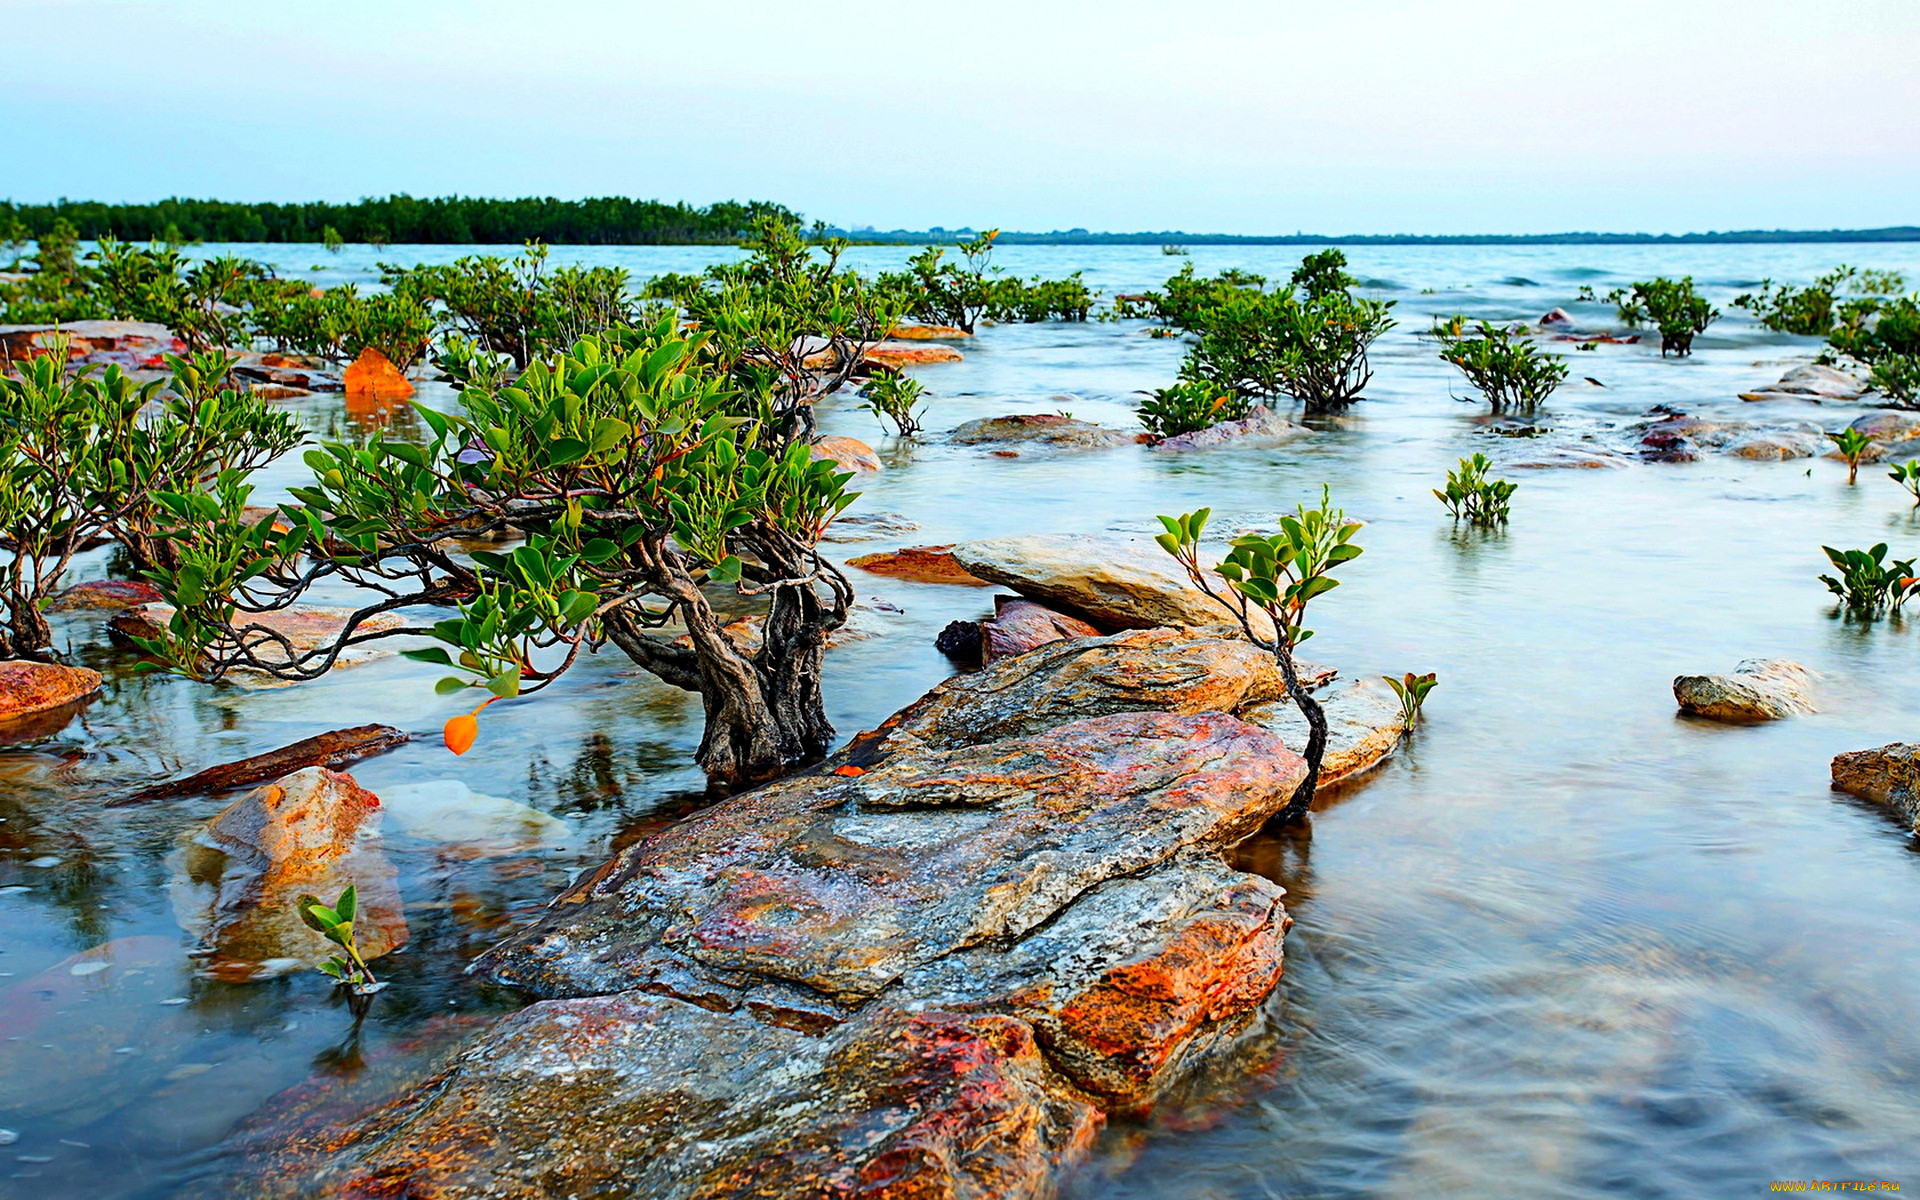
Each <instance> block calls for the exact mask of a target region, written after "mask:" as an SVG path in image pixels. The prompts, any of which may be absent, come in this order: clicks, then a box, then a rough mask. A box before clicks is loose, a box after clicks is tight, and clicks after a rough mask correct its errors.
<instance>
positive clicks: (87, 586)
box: [47, 579, 165, 612]
mask: <svg viewBox="0 0 1920 1200" xmlns="http://www.w3.org/2000/svg"><path fill="white" fill-rule="evenodd" d="M164 600H165V597H163V596H162V595H161V594H160V589H159V588H157V587H155V586H153V585H152V584H150V583H142V582H140V581H139V580H136V579H95V580H92V581H91V582H88V583H76V584H74V585H73V586H72V587H70V588H68V589H66V590H65V591H63V592H61V593H60V594H59V595H57V596H55V597H54V598H53V599H52V600H51V601H49V602H48V604H47V611H48V612H121V611H124V610H126V609H129V608H139V607H141V606H142V605H146V604H159V603H162V602H163V601H164Z"/></svg>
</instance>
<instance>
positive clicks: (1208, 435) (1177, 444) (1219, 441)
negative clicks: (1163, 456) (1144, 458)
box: [1153, 408, 1313, 450]
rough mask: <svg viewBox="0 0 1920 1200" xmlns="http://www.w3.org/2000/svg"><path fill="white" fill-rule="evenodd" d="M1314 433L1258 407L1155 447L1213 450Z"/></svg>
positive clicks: (1174, 437)
mask: <svg viewBox="0 0 1920 1200" xmlns="http://www.w3.org/2000/svg"><path fill="white" fill-rule="evenodd" d="M1312 433H1313V430H1311V429H1308V428H1307V427H1306V426H1305V425H1296V424H1294V423H1293V422H1292V421H1289V420H1287V419H1286V418H1285V417H1283V416H1281V415H1280V414H1279V413H1277V412H1275V411H1274V410H1273V409H1271V408H1256V409H1254V411H1253V415H1252V416H1249V417H1244V418H1242V419H1240V420H1238V421H1221V422H1220V423H1219V424H1217V425H1209V426H1207V427H1206V428H1205V429H1198V430H1195V431H1193V432H1192V433H1181V434H1175V435H1174V436H1173V437H1170V438H1165V439H1163V440H1161V441H1159V442H1155V443H1154V444H1153V449H1155V450H1213V449H1216V448H1218V447H1221V446H1247V447H1256V446H1275V445H1279V444H1280V443H1282V442H1290V441H1292V440H1293V439H1295V438H1299V437H1307V436H1310V435H1311V434H1312Z"/></svg>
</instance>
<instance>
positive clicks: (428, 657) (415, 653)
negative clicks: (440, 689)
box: [400, 646, 453, 667]
mask: <svg viewBox="0 0 1920 1200" xmlns="http://www.w3.org/2000/svg"><path fill="white" fill-rule="evenodd" d="M400 657H402V658H410V659H412V660H413V661H415V662H424V663H438V664H439V665H441V666H443V667H450V666H452V665H453V659H451V658H449V657H447V652H446V651H445V650H442V649H441V648H440V647H438V646H428V647H426V648H425V649H423V650H402V651H401V652H400Z"/></svg>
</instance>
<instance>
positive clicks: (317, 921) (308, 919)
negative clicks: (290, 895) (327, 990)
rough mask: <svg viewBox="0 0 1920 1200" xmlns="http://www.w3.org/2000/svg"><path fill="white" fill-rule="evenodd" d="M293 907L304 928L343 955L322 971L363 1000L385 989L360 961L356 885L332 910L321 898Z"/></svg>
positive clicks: (304, 900)
mask: <svg viewBox="0 0 1920 1200" xmlns="http://www.w3.org/2000/svg"><path fill="white" fill-rule="evenodd" d="M293 907H294V911H296V912H298V913H299V914H300V922H301V924H303V925H305V926H306V927H307V928H308V929H311V930H313V931H314V932H315V933H318V934H319V935H320V936H321V937H324V938H326V939H327V940H328V941H329V942H332V943H333V944H334V945H336V946H338V947H340V951H341V952H340V953H339V954H335V955H333V956H331V957H329V958H328V959H327V961H325V962H323V963H321V964H320V969H321V970H322V971H325V972H326V973H327V974H329V975H331V976H333V978H334V982H336V983H339V984H344V985H346V986H349V987H351V988H353V990H354V992H355V993H356V994H358V995H362V996H364V995H366V994H368V993H369V992H374V991H377V990H379V989H380V988H381V987H382V986H384V985H382V984H381V983H379V982H378V981H377V980H375V979H374V977H373V972H372V971H370V970H368V969H367V962H366V960H365V959H363V958H361V957H360V948H359V947H358V946H356V945H354V942H353V918H354V915H355V914H356V912H357V911H358V909H359V899H358V896H357V894H356V892H355V891H354V888H353V885H351V884H349V885H348V886H347V890H346V891H344V892H341V893H340V898H339V899H338V900H335V901H334V902H333V904H332V906H331V907H329V906H327V905H325V904H322V903H321V902H320V897H318V896H310V895H304V894H303V895H301V896H299V897H298V898H296V899H295V900H294V902H293Z"/></svg>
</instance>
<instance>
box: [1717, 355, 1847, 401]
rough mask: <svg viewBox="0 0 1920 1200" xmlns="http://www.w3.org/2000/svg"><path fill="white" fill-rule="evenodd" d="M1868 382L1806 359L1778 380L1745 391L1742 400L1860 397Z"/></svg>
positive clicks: (1741, 395)
mask: <svg viewBox="0 0 1920 1200" xmlns="http://www.w3.org/2000/svg"><path fill="white" fill-rule="evenodd" d="M1866 390H1867V389H1866V384H1865V383H1863V382H1861V381H1860V380H1859V379H1856V378H1855V377H1854V376H1852V375H1849V374H1847V373H1846V372H1845V371H1840V370H1836V369H1835V368H1833V367H1828V366H1822V365H1821V364H1819V363H1803V364H1801V365H1800V366H1797V367H1794V368H1793V369H1792V370H1790V371H1788V372H1787V373H1786V374H1785V375H1782V376H1781V377H1780V381H1779V382H1778V383H1772V384H1768V385H1767V386H1766V387H1764V388H1760V389H1757V390H1755V391H1751V392H1741V393H1740V398H1741V399H1742V400H1750V401H1766V400H1813V401H1815V402H1819V401H1823V400H1858V399H1859V398H1860V396H1861V395H1862V394H1863V393H1864V392H1865V391H1866Z"/></svg>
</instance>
